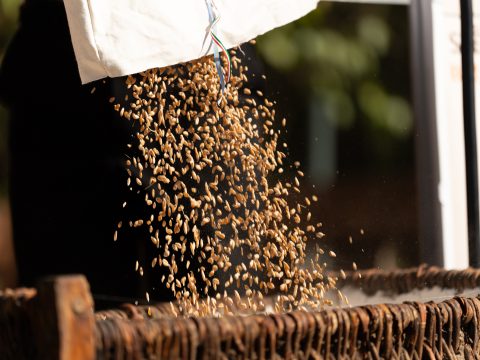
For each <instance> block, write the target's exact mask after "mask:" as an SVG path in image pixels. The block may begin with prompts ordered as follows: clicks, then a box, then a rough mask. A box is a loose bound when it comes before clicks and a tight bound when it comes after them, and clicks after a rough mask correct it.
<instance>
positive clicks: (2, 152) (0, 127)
mask: <svg viewBox="0 0 480 360" xmlns="http://www.w3.org/2000/svg"><path fill="white" fill-rule="evenodd" d="M20 3H21V0H0V62H1V60H2V59H3V55H4V53H5V49H6V47H7V45H8V42H9V41H10V39H11V37H12V36H13V33H14V31H15V29H16V27H17V22H18V10H19V7H20ZM7 126H8V124H7V113H6V111H5V109H4V108H2V107H1V106H0V197H2V196H5V194H6V192H7V168H8V165H7V160H8V154H7V131H8V130H7Z"/></svg>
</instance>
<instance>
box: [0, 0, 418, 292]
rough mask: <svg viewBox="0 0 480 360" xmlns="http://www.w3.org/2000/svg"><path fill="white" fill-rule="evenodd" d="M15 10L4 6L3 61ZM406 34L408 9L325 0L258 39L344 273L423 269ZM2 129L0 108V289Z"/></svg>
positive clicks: (10, 3)
mask: <svg viewBox="0 0 480 360" xmlns="http://www.w3.org/2000/svg"><path fill="white" fill-rule="evenodd" d="M20 2H21V1H20V0H0V58H1V57H2V55H3V53H4V51H5V48H6V46H7V44H8V41H9V39H11V37H12V35H13V33H14V31H15V28H16V26H17V19H18V8H19V5H20ZM408 29H409V26H408V9H407V7H406V6H399V5H361V4H351V3H331V2H326V1H325V2H321V3H320V5H319V8H318V10H317V11H315V12H313V13H312V14H310V15H309V16H307V17H305V18H304V19H302V20H300V21H297V22H295V23H293V24H290V25H287V26H285V27H283V28H281V29H277V30H275V31H272V32H270V33H268V34H266V35H265V36H263V37H261V38H260V39H259V41H258V46H257V52H258V55H259V56H258V59H253V61H254V64H255V66H253V67H254V68H255V67H256V68H258V70H259V71H262V72H265V73H266V74H267V77H268V81H267V83H266V85H265V86H266V91H267V94H268V95H269V98H270V99H272V100H276V101H277V107H278V110H277V113H278V117H279V118H281V117H286V118H287V119H288V124H289V125H288V126H287V128H288V134H287V142H288V144H289V149H290V155H291V159H292V161H295V160H299V161H301V163H302V165H303V168H304V170H305V172H306V180H305V181H304V189H303V190H304V191H305V193H306V194H313V193H316V194H317V195H319V203H318V206H317V209H316V213H315V214H314V215H315V216H316V217H317V218H318V219H319V221H321V222H322V223H323V224H324V232H325V233H326V234H327V237H326V240H325V242H326V244H328V247H330V248H331V249H333V250H335V251H336V252H337V253H338V263H337V265H339V266H342V267H344V268H346V269H348V268H349V267H350V264H351V262H352V261H356V262H357V263H358V264H359V265H360V266H361V267H364V268H366V267H374V266H381V267H383V268H392V267H398V266H400V267H405V266H410V265H415V264H417V263H418V261H419V259H418V242H417V236H418V235H417V233H418V220H417V196H416V187H415V178H416V174H415V148H414V134H415V131H414V129H415V124H414V122H413V117H412V108H411V96H410V89H411V84H410V64H409V48H410V47H409V42H408V39H409V33H408ZM7 126H8V122H7V119H6V112H5V110H4V109H2V108H0V288H2V287H4V286H5V285H12V283H13V281H14V272H12V271H11V270H10V269H11V266H12V263H11V259H12V253H11V251H10V247H9V245H8V244H9V243H10V239H11V235H10V227H9V212H8V207H7V205H6V204H7V200H6V196H7V188H8V184H7V169H8V166H7V165H8V164H7V159H8V154H7ZM350 237H351V238H352V239H353V243H352V244H350V241H349V238H350ZM7 269H8V270H7Z"/></svg>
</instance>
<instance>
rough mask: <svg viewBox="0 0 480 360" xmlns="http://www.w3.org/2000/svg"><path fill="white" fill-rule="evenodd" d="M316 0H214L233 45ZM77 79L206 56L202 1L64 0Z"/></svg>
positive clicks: (222, 30)
mask: <svg viewBox="0 0 480 360" xmlns="http://www.w3.org/2000/svg"><path fill="white" fill-rule="evenodd" d="M318 1H319V0H215V6H216V8H217V9H218V12H217V15H219V16H220V20H219V22H218V23H217V25H216V34H217V35H218V37H219V38H220V39H221V41H222V42H223V44H224V45H225V46H226V47H227V48H232V47H235V46H238V45H241V44H242V43H244V42H246V41H249V40H251V39H253V38H255V37H257V36H258V35H261V34H264V33H266V32H268V31H270V30H272V29H274V28H276V27H279V26H282V25H285V24H287V23H289V22H292V21H294V20H296V19H298V18H300V17H302V16H304V15H306V14H307V13H309V12H310V11H312V10H314V9H315V8H316V6H317V3H318ZM64 5H65V9H66V13H67V18H68V24H69V28H70V35H71V38H72V43H73V48H74V51H75V56H76V59H77V64H78V69H79V72H80V77H81V79H82V83H84V84H85V83H89V82H92V81H95V80H99V79H102V78H105V77H119V76H124V75H129V74H134V73H138V72H141V71H145V70H147V69H151V68H154V67H164V66H168V65H174V64H178V63H182V62H186V61H190V60H194V59H197V58H200V57H202V56H205V55H210V54H212V52H213V48H210V50H209V52H208V53H207V50H208V48H209V47H208V45H209V42H210V40H209V39H208V40H207V42H206V44H205V46H203V49H202V45H203V43H204V39H205V36H206V33H207V31H208V29H209V25H210V22H209V16H208V8H207V5H206V2H205V0H64Z"/></svg>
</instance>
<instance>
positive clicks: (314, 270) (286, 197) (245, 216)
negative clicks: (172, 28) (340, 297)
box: [111, 50, 335, 315]
mask: <svg viewBox="0 0 480 360" xmlns="http://www.w3.org/2000/svg"><path fill="white" fill-rule="evenodd" d="M232 62H233V68H234V74H233V76H232V78H231V81H230V82H229V83H228V85H227V89H226V91H225V93H222V91H221V90H220V85H219V80H218V75H217V72H216V68H215V64H214V62H213V60H212V59H211V58H204V59H201V60H198V61H194V62H191V63H188V64H184V65H178V66H175V67H170V68H165V69H153V70H149V71H147V72H144V73H141V74H139V75H137V76H130V77H128V79H127V81H126V83H127V87H128V89H129V90H128V91H129V94H128V99H129V100H128V101H126V102H124V103H123V104H119V103H117V104H116V105H115V109H116V110H117V111H119V113H120V115H121V116H122V117H124V118H126V119H128V120H129V121H131V122H132V123H133V124H134V125H135V129H136V140H135V143H134V144H132V146H131V154H129V155H128V156H129V159H128V161H127V171H128V174H129V176H130V177H129V180H128V186H129V187H131V190H132V191H135V192H138V193H140V194H141V196H142V198H144V201H145V203H146V205H147V206H148V207H149V212H150V214H149V216H148V217H147V218H142V219H132V221H130V222H129V224H128V225H129V226H131V227H142V226H143V227H147V228H148V231H149V233H150V239H151V242H152V245H153V247H154V248H155V249H157V252H155V253H154V252H153V250H152V254H153V255H152V259H151V264H149V266H150V265H151V267H156V266H160V267H165V268H167V269H168V273H169V275H168V276H163V277H162V279H160V280H161V281H162V282H163V283H164V284H165V286H166V287H168V288H169V289H171V291H172V292H173V293H174V294H175V297H176V298H177V299H178V300H179V301H180V302H181V303H182V304H183V309H184V311H185V313H188V314H193V315H205V314H212V313H213V314H225V313H230V312H232V311H234V310H251V311H263V310H265V304H264V301H263V299H264V296H265V295H271V294H276V295H275V302H274V309H272V310H275V311H282V310H288V309H292V308H304V307H312V306H319V305H322V304H325V302H327V300H325V293H326V291H328V290H330V289H332V288H334V286H335V280H334V279H332V278H329V277H326V276H325V277H324V267H325V266H326V265H325V263H323V264H322V262H321V256H322V255H323V251H322V250H321V249H320V247H318V246H317V254H316V256H315V258H314V259H311V260H310V261H307V260H306V254H305V251H306V245H307V241H309V240H312V239H321V238H322V237H323V236H324V235H323V233H322V232H321V231H320V230H319V228H320V227H321V224H320V223H316V224H315V223H314V222H313V221H312V215H311V212H310V211H309V207H310V206H311V203H312V201H313V202H315V201H317V198H316V197H315V196H313V197H311V198H308V197H301V195H300V180H299V179H300V178H301V177H303V176H304V175H303V173H302V171H300V169H299V166H300V165H299V164H298V163H294V164H293V165H292V166H294V167H296V169H295V171H296V176H295V177H294V178H293V179H292V180H291V181H286V180H285V179H282V180H280V181H278V180H275V179H278V178H283V177H284V175H285V173H284V166H286V161H287V159H286V154H285V151H286V144H282V149H280V146H279V141H280V140H279V139H280V135H281V129H282V127H285V123H286V121H285V119H283V120H282V121H281V123H279V124H277V121H276V118H275V109H274V104H273V103H272V102H270V101H269V100H268V99H266V98H265V97H264V96H263V94H262V93H261V92H259V91H257V92H255V93H254V94H252V91H251V90H250V89H249V88H248V87H246V86H247V84H248V78H247V72H248V68H247V67H246V66H244V65H242V64H241V61H240V59H239V57H237V55H236V53H235V51H234V50H232ZM111 101H112V102H114V99H111ZM279 174H283V175H279ZM272 175H274V176H272ZM292 196H295V202H292ZM298 199H301V201H298ZM292 203H294V204H295V205H291V204H292ZM124 205H125V204H124ZM121 227H122V224H121V223H120V224H119V226H118V228H119V230H118V231H121ZM117 236H118V233H117V232H115V240H116V239H117ZM328 255H329V256H332V257H335V254H334V253H333V252H330V253H329V254H328ZM192 263H194V265H192ZM144 266H145V265H144V264H138V263H137V266H136V268H137V270H138V271H139V273H141V274H143V271H144ZM147 298H148V294H147ZM148 300H149V299H148Z"/></svg>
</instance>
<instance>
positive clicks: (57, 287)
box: [31, 275, 95, 360]
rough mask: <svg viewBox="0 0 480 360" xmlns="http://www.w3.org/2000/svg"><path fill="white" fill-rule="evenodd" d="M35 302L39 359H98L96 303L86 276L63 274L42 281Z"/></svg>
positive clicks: (33, 316)
mask: <svg viewBox="0 0 480 360" xmlns="http://www.w3.org/2000/svg"><path fill="white" fill-rule="evenodd" d="M32 305H33V306H32V307H31V311H32V314H31V319H32V330H33V337H34V342H35V347H36V349H37V358H38V359H51V360H94V359H95V318H94V306H93V299H92V296H91V294H90V288H89V285H88V282H87V280H86V278H85V277H83V276H80V275H74V276H63V277H57V278H51V279H47V280H45V281H43V282H42V283H40V285H39V287H38V295H37V297H36V299H35V301H34V302H33V304H32Z"/></svg>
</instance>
